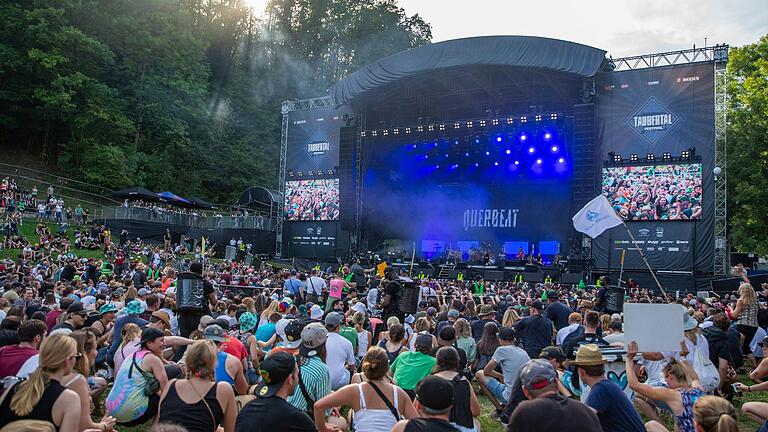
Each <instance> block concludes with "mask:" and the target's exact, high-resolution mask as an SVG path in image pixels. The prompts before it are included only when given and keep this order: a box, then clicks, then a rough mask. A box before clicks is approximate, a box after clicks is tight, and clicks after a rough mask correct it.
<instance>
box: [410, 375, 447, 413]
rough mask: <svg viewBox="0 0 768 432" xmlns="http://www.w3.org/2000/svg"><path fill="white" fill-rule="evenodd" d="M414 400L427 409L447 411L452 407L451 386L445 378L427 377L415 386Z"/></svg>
mask: <svg viewBox="0 0 768 432" xmlns="http://www.w3.org/2000/svg"><path fill="white" fill-rule="evenodd" d="M416 399H417V400H418V401H419V402H420V403H421V404H422V405H424V406H425V407H427V408H430V409H433V410H436V411H444V410H447V409H448V408H450V407H451V405H453V385H452V384H451V383H450V382H449V381H448V380H446V379H445V378H440V377H438V376H434V375H429V376H427V377H426V378H424V379H423V380H421V381H420V382H419V383H418V384H417V385H416Z"/></svg>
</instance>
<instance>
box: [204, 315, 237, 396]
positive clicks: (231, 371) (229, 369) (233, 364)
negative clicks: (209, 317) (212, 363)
mask: <svg viewBox="0 0 768 432" xmlns="http://www.w3.org/2000/svg"><path fill="white" fill-rule="evenodd" d="M203 334H204V336H205V339H206V340H209V341H213V342H214V343H215V344H216V347H217V348H218V353H217V354H216V371H215V376H216V382H225V383H228V384H230V385H232V387H233V388H234V389H235V393H236V394H239V395H244V394H246V393H248V382H247V381H246V379H245V372H243V365H242V363H241V362H240V360H239V359H238V358H236V357H235V356H233V355H232V354H227V353H226V352H225V351H224V350H223V349H222V344H223V342H224V340H225V336H226V333H225V332H224V329H223V328H221V327H219V326H218V325H216V324H211V325H209V326H208V327H206V328H205V333H203Z"/></svg>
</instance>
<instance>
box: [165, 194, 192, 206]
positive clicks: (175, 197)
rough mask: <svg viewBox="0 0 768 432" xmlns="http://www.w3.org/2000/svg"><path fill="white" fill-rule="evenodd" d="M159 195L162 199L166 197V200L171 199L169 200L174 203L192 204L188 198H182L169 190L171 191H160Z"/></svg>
mask: <svg viewBox="0 0 768 432" xmlns="http://www.w3.org/2000/svg"><path fill="white" fill-rule="evenodd" d="M157 196H159V197H160V198H162V199H164V200H166V201H169V202H172V203H175V204H187V205H189V204H192V203H191V202H189V201H188V200H187V199H185V198H182V197H180V196H178V195H176V194H175V193H173V192H169V191H165V192H158V193H157Z"/></svg>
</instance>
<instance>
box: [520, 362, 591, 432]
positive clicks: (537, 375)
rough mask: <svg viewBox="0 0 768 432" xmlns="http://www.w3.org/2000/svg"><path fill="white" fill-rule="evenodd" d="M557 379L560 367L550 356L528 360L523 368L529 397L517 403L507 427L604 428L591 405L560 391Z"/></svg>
mask: <svg viewBox="0 0 768 432" xmlns="http://www.w3.org/2000/svg"><path fill="white" fill-rule="evenodd" d="M557 381H558V378H557V371H555V368H554V367H552V365H551V364H550V363H549V362H547V361H546V360H544V359H535V360H531V361H529V362H528V363H526V364H525V365H524V366H523V368H522V370H521V371H520V383H521V384H522V389H523V393H524V394H525V396H526V397H527V398H528V399H529V400H527V401H524V402H522V403H520V405H518V406H517V409H515V411H514V413H513V414H512V417H511V418H510V421H509V426H508V427H507V430H508V431H510V432H512V431H514V432H518V431H521V432H525V431H531V432H550V431H551V432H559V431H562V430H565V429H567V430H568V431H572V432H602V428H601V426H600V421H599V420H598V418H597V416H596V415H595V413H594V412H593V411H592V410H591V409H589V408H588V407H587V406H585V405H584V404H582V403H581V402H578V401H576V400H573V399H570V398H567V397H564V396H561V395H560V394H558V393H557ZM564 425H567V427H564Z"/></svg>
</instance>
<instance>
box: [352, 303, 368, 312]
mask: <svg viewBox="0 0 768 432" xmlns="http://www.w3.org/2000/svg"><path fill="white" fill-rule="evenodd" d="M352 310H353V311H355V312H360V313H365V305H364V304H362V303H360V302H357V303H355V304H354V305H353V306H352Z"/></svg>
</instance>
